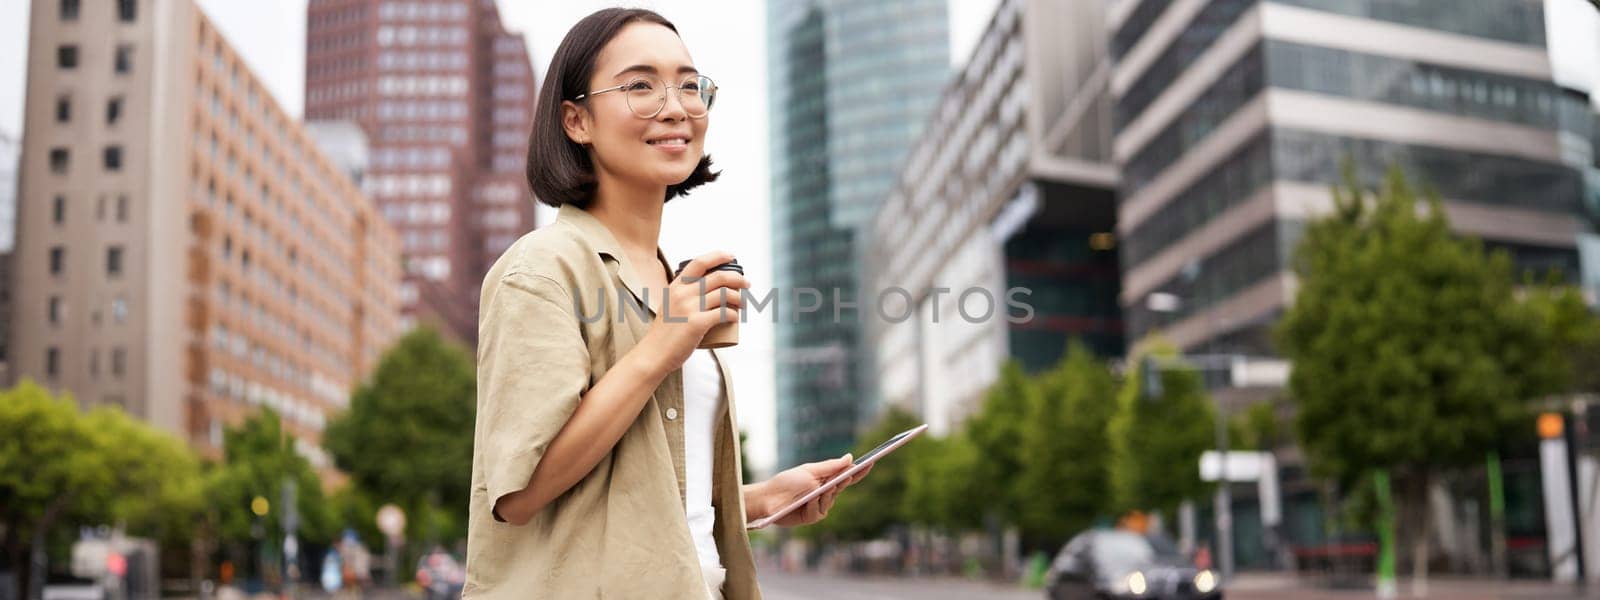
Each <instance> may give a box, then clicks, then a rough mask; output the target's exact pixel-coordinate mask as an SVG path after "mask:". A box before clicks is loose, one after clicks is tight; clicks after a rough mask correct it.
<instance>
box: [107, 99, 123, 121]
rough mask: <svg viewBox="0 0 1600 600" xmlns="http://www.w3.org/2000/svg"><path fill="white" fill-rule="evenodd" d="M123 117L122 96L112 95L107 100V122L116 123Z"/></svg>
mask: <svg viewBox="0 0 1600 600" xmlns="http://www.w3.org/2000/svg"><path fill="white" fill-rule="evenodd" d="M121 118H122V96H112V97H111V99H110V100H108V101H106V124H107V125H115V124H116V123H117V120H118V119H121Z"/></svg>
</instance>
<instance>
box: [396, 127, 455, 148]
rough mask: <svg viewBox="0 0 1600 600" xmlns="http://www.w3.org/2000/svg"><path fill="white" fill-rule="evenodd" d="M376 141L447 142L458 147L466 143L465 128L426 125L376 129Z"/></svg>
mask: <svg viewBox="0 0 1600 600" xmlns="http://www.w3.org/2000/svg"><path fill="white" fill-rule="evenodd" d="M378 140H379V141H381V142H384V143H398V142H449V143H451V144H455V145H458V146H459V145H462V144H466V143H467V128H465V127H442V126H428V125H389V126H384V127H381V128H379V129H378Z"/></svg>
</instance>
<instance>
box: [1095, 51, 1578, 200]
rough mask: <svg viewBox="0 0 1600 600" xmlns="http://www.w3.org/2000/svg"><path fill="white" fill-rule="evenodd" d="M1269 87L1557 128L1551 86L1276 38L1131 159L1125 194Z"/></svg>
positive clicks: (1239, 64)
mask: <svg viewBox="0 0 1600 600" xmlns="http://www.w3.org/2000/svg"><path fill="white" fill-rule="evenodd" d="M1263 48H1265V52H1264V53H1263ZM1263 54H1264V55H1265V58H1263ZM1263 63H1264V64H1265V70H1263ZM1266 86H1271V87H1279V88H1287V89H1294V90H1300V91H1307V92H1314V93H1319V94H1328V95H1334V96H1340V97H1344V98H1351V99H1355V100H1361V101H1369V102H1380V103H1384V104H1395V105H1401V106H1410V107H1415V108H1421V109H1425V110H1433V111H1438V112H1441V113H1447V114H1452V115H1459V116H1463V117H1473V118H1480V119H1486V120H1493V121H1502V122H1508V123H1515V124H1519V125H1531V126H1534V127H1540V128H1545V129H1551V128H1555V127H1556V125H1557V117H1556V111H1557V107H1556V93H1557V92H1556V88H1555V86H1554V85H1552V84H1550V83H1549V82H1543V81H1537V80H1533V79H1525V78H1521V77H1511V76H1506V75H1498V74H1493V73H1485V72H1481V71H1474V70H1467V69H1458V68H1453V67H1445V66H1440V65H1434V64H1428V63H1421V62H1416V61H1410V60H1404V59H1399V58H1393V57H1387V56H1377V55H1372V54H1363V53H1357V52H1348V51H1344V50H1337V49H1332V48H1324V47H1319V46H1307V45H1303V44H1296V43H1292V42H1284V41H1277V40H1273V41H1268V42H1267V43H1266V44H1265V46H1257V47H1255V48H1254V49H1252V50H1251V51H1250V52H1249V53H1248V54H1246V55H1245V56H1244V57H1243V58H1241V59H1240V60H1239V61H1238V62H1236V63H1234V64H1233V66H1231V67H1229V68H1228V70H1227V71H1225V72H1224V73H1223V74H1222V75H1221V76H1220V77H1218V79H1217V81H1216V82H1214V83H1212V84H1211V86H1210V87H1209V88H1208V89H1207V90H1206V91H1205V92H1203V93H1202V94H1201V95H1200V96H1199V97H1198V98H1196V99H1195V100H1194V101H1193V102H1192V103H1191V104H1190V105H1189V106H1188V107H1187V108H1185V109H1184V111H1183V112H1182V113H1180V114H1179V115H1178V116H1177V117H1176V118H1174V119H1173V120H1172V122H1171V123H1169V124H1167V126H1166V127H1165V128H1164V129H1162V131H1161V133H1159V134H1158V135H1157V136H1156V137H1154V138H1152V139H1151V140H1150V141H1149V142H1148V143H1146V144H1145V145H1144V147H1143V148H1142V149H1140V150H1139V152H1138V153H1136V154H1135V155H1134V156H1133V157H1132V158H1131V159H1130V160H1129V161H1128V164H1127V168H1126V170H1125V171H1124V181H1125V182H1126V185H1127V186H1128V187H1127V190H1128V191H1130V192H1131V191H1136V190H1138V189H1139V188H1141V187H1143V186H1144V185H1145V184H1146V183H1148V182H1149V181H1151V180H1152V179H1154V178H1155V177H1157V176H1158V175H1159V174H1160V173H1161V172H1162V171H1163V170H1165V169H1166V168H1167V167H1168V166H1169V165H1171V164H1172V163H1173V162H1175V161H1177V160H1178V159H1179V158H1181V157H1182V156H1183V155H1184V154H1185V153H1187V152H1188V151H1189V150H1190V149H1191V148H1193V147H1194V146H1195V145H1197V144H1199V143H1200V141H1201V140H1203V139H1205V138H1206V137H1207V136H1209V135H1210V134H1211V132H1212V131H1213V130H1215V129H1216V128H1217V127H1218V126H1220V125H1221V124H1222V123H1223V121H1225V120H1226V119H1227V118H1228V117H1229V116H1231V115H1232V114H1233V113H1234V112H1235V111H1236V110H1237V109H1238V108H1239V107H1240V106H1243V105H1244V104H1245V103H1246V102H1248V101H1250V99H1252V98H1254V97H1255V96H1256V95H1257V94H1258V93H1259V92H1260V90H1262V89H1263V88H1264V87H1266Z"/></svg>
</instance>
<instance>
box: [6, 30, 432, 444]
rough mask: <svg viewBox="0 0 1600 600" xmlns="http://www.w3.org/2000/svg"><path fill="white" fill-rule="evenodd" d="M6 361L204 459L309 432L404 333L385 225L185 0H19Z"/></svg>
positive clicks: (393, 250) (312, 439)
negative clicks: (259, 421)
mask: <svg viewBox="0 0 1600 600" xmlns="http://www.w3.org/2000/svg"><path fill="white" fill-rule="evenodd" d="M25 94H26V95H25V112H24V122H25V128H24V134H23V141H22V162H21V165H20V168H19V173H20V175H21V187H20V190H19V193H18V197H19V198H21V199H22V202H21V203H20V205H19V207H18V214H17V221H18V227H17V232H18V235H17V240H16V241H17V243H16V250H15V252H14V253H13V256H12V259H13V262H12V264H11V272H12V280H11V281H12V283H13V286H12V288H11V300H12V308H13V311H12V316H11V345H10V348H9V358H10V359H11V371H12V372H11V379H12V380H16V379H20V378H29V379H32V380H35V381H37V382H39V383H40V384H42V385H44V386H46V387H48V388H50V389H52V390H55V391H57V392H66V393H70V394H71V395H72V396H73V397H74V398H76V399H77V401H78V403H79V404H80V405H82V406H85V407H89V406H98V405H116V406H120V407H122V408H124V409H125V410H127V411H128V412H129V413H130V414H132V415H134V416H136V417H138V418H141V419H144V420H146V421H149V422H150V423H152V424H154V425H156V426H158V427H160V428H162V429H165V430H167V431H170V432H172V433H174V434H176V435H178V436H180V437H182V438H184V439H186V440H189V441H190V442H191V443H192V444H193V445H194V446H196V447H197V448H199V449H200V450H201V451H202V452H205V453H207V454H210V455H212V456H216V455H217V453H218V452H219V451H220V448H221V446H222V437H223V436H222V432H223V429H224V427H225V426H226V425H227V424H230V423H235V422H237V421H239V420H241V419H243V418H245V416H247V415H249V414H251V413H253V412H255V411H256V410H258V407H261V406H265V407H270V408H272V409H274V410H276V411H277V412H279V413H280V414H282V415H283V417H284V423H285V426H286V429H287V430H288V431H289V432H290V433H292V434H293V435H294V436H295V438H296V442H295V445H296V447H297V449H299V450H300V451H301V452H302V454H305V455H306V456H308V457H309V458H310V459H311V460H312V462H313V464H315V465H317V466H321V467H326V466H328V462H327V459H326V457H325V456H324V455H323V454H322V451H321V450H320V449H319V443H318V440H319V439H320V433H321V431H322V428H323V426H324V424H325V422H326V417H327V415H329V414H332V413H333V412H334V411H337V410H339V409H341V408H343V407H344V406H346V404H347V402H348V398H349V393H350V391H351V390H352V389H353V388H354V387H355V386H356V385H357V383H358V382H359V381H360V380H361V379H362V378H363V377H365V375H366V374H367V373H368V372H370V371H371V369H372V368H373V366H375V364H376V363H377V361H378V359H379V355H380V353H381V352H382V351H383V350H384V349H385V348H386V347H387V346H388V345H389V344H390V343H392V342H393V340H394V339H395V338H396V336H397V335H398V333H399V329H398V323H399V282H400V261H399V259H400V257H399V242H398V240H397V238H396V237H395V234H394V232H393V230H391V229H390V227H389V226H388V224H387V223H386V222H385V221H384V220H383V219H382V217H381V215H380V214H379V213H378V212H377V210H376V209H375V207H374V206H373V205H372V203H370V202H369V201H368V200H367V199H366V197H365V196H364V195H362V193H361V191H360V189H358V188H357V187H356V186H355V184H354V183H352V182H351V181H350V179H349V178H348V177H347V176H346V175H345V173H344V172H343V171H341V170H340V169H339V168H338V167H337V166H336V165H335V164H334V162H333V161H331V160H330V159H329V158H328V157H326V156H325V155H324V154H323V153H322V152H321V151H320V150H319V149H318V148H317V146H316V144H315V143H314V142H313V140H312V139H311V138H310V137H309V136H308V135H307V134H306V132H305V130H304V129H303V128H302V127H301V126H300V124H299V123H297V122H296V121H295V120H294V119H292V118H291V117H290V116H289V115H288V114H286V113H285V112H284V111H283V109H282V107H280V106H279V105H278V103H277V102H276V101H275V100H274V99H273V97H272V95H271V94H270V93H269V92H268V90H267V89H266V88H265V87H264V86H263V85H262V83H261V82H260V81H259V80H258V79H257V78H256V76H255V75H254V74H252V73H251V71H250V69H249V68H248V67H247V66H246V65H245V63H244V61H243V60H242V58H241V57H240V56H239V55H238V53H237V52H235V51H234V50H233V49H232V48H231V47H230V46H229V44H228V42H227V40H225V39H224V38H223V37H222V36H221V35H220V34H219V33H218V31H217V29H216V28H215V26H214V25H213V24H212V23H211V21H210V20H209V19H208V18H207V17H206V16H205V14H204V13H203V12H201V11H200V9H199V8H198V7H196V6H195V4H194V3H193V2H190V1H188V0H174V1H167V2H154V1H148V0H145V1H140V0H119V1H117V2H82V1H78V0H34V2H33V6H32V11H31V23H30V26H29V36H28V68H27V87H26V91H25Z"/></svg>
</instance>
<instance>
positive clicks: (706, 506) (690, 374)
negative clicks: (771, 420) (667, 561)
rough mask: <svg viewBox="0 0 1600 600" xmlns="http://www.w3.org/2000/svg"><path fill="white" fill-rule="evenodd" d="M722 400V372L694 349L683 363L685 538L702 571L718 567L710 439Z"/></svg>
mask: <svg viewBox="0 0 1600 600" xmlns="http://www.w3.org/2000/svg"><path fill="white" fill-rule="evenodd" d="M721 400H722V372H721V371H719V370H718V369H717V359H716V358H715V357H713V356H711V351H710V350H700V349H696V350H695V351H694V353H693V354H690V355H689V360H687V361H684V363H683V412H684V421H683V455H684V456H683V459H684V464H683V470H684V476H685V477H686V478H687V480H688V489H687V490H684V495H685V501H686V502H687V505H686V506H685V510H686V512H687V515H686V516H687V517H688V518H689V536H690V537H692V538H693V539H694V548H695V551H696V552H697V553H698V554H699V556H700V564H701V565H702V567H721V566H722V558H721V556H719V555H718V554H717V541H716V538H713V537H712V536H711V529H712V526H713V525H715V524H716V513H714V512H712V509H711V468H712V461H713V460H715V459H714V458H713V454H712V435H713V433H714V432H715V431H716V418H717V409H718V408H720V404H719V403H720V402H721Z"/></svg>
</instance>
